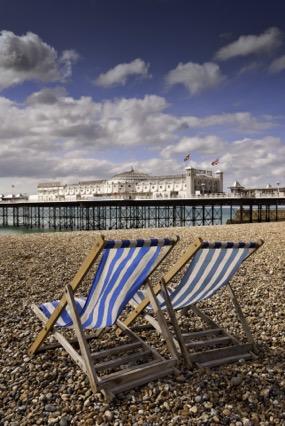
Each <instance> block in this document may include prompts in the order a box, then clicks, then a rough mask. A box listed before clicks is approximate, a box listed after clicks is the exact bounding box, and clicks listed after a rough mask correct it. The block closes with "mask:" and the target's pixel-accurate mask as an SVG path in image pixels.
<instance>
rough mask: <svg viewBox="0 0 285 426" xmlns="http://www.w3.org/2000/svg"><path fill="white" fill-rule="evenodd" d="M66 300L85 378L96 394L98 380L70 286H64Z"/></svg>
mask: <svg viewBox="0 0 285 426" xmlns="http://www.w3.org/2000/svg"><path fill="white" fill-rule="evenodd" d="M66 298H67V302H68V306H69V308H70V315H71V318H72V322H73V328H74V331H75V334H76V336H77V339H78V342H79V347H80V351H81V355H82V358H83V359H84V361H85V366H86V370H87V376H88V379H89V382H90V386H91V389H92V391H93V392H94V393H96V392H97V388H98V380H97V377H96V372H95V368H94V364H93V360H92V358H91V353H90V350H89V347H88V343H87V341H86V339H85V335H84V331H83V328H82V325H81V322H80V318H79V315H78V312H77V310H76V303H75V300H74V296H73V293H72V288H71V286H70V285H67V286H66Z"/></svg>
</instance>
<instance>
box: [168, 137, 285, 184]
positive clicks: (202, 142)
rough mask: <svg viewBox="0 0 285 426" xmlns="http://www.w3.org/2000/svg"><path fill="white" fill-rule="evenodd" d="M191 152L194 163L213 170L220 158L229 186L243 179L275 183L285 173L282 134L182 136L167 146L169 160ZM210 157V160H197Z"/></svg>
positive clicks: (250, 181) (192, 163)
mask: <svg viewBox="0 0 285 426" xmlns="http://www.w3.org/2000/svg"><path fill="white" fill-rule="evenodd" d="M188 152H191V154H192V155H191V157H192V161H191V165H192V166H194V167H199V168H200V167H201V168H205V169H209V168H211V167H210V163H211V161H212V160H213V159H215V158H219V159H220V166H219V167H220V168H221V169H222V170H223V171H224V173H225V179H226V185H230V184H231V183H232V182H233V181H234V180H236V179H237V180H239V181H240V182H241V183H243V184H244V185H246V186H261V185H262V184H263V185H264V184H266V183H272V184H275V182H276V180H279V181H280V180H281V181H282V178H283V177H284V176H285V164H284V158H285V144H284V142H282V140H281V139H280V138H278V137H273V136H265V137H263V138H244V139H241V140H236V141H232V142H228V141H225V140H223V139H221V138H219V137H217V136H215V135H208V136H204V137H191V138H182V139H181V140H180V141H179V142H178V143H177V144H172V145H169V146H167V147H166V149H165V150H164V152H163V156H164V157H165V158H166V159H170V158H175V157H176V156H177V155H179V157H180V158H181V159H182V158H183V156H184V154H185V153H188ZM204 157H206V158H207V159H206V160H202V161H201V160H199V161H198V160H197V159H201V158H204ZM284 184H285V182H284V181H283V185H284Z"/></svg>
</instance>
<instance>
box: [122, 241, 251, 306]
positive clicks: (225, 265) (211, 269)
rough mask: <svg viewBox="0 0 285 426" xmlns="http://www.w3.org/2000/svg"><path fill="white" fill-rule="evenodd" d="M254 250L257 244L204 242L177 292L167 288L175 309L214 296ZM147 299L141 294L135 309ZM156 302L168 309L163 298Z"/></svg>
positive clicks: (134, 303)
mask: <svg viewBox="0 0 285 426" xmlns="http://www.w3.org/2000/svg"><path fill="white" fill-rule="evenodd" d="M255 248H256V243H255V242H249V243H243V242H240V243H232V242H226V243H221V242H215V243H209V242H206V241H205V242H203V243H202V246H201V248H200V249H199V250H198V251H197V253H196V254H195V256H194V257H193V258H192V261H191V263H190V265H189V267H188V269H187V270H186V272H185V274H184V276H183V278H182V280H181V282H180V283H179V284H178V286H177V287H176V288H175V289H174V290H172V289H170V288H168V293H169V296H170V299H171V302H172V306H173V308H174V309H181V308H185V307H186V306H190V305H193V304H195V303H197V302H199V301H201V300H205V299H208V298H209V297H211V296H213V295H214V294H215V293H216V292H217V291H218V290H219V289H220V288H222V287H223V286H224V285H226V284H227V283H228V282H229V281H230V279H231V278H232V277H233V275H234V274H235V273H236V272H237V270H238V269H239V267H240V265H241V263H242V262H243V261H244V260H245V259H246V258H247V256H248V255H249V254H250V253H251V251H252V250H253V249H255ZM144 298H145V294H144V292H142V291H138V292H137V293H136V294H135V296H134V297H133V298H132V300H131V302H130V303H131V304H132V306H134V307H136V306H137V305H138V304H139V303H140V302H142V301H143V299H144ZM157 299H158V302H159V304H160V307H161V309H166V305H165V302H164V299H163V296H162V295H161V294H158V295H157ZM148 310H151V308H150V307H148Z"/></svg>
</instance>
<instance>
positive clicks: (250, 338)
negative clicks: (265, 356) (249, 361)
mask: <svg viewBox="0 0 285 426" xmlns="http://www.w3.org/2000/svg"><path fill="white" fill-rule="evenodd" d="M228 290H229V293H230V296H231V300H232V302H233V305H234V308H235V310H236V313H237V316H238V318H239V320H240V322H241V325H242V328H243V330H244V332H245V334H246V337H247V339H248V341H249V342H250V343H251V344H252V349H253V351H254V352H258V349H257V347H256V344H255V341H254V338H253V335H252V333H251V330H250V327H249V324H248V322H247V320H246V318H245V316H244V314H243V312H242V309H241V307H240V304H239V302H238V299H237V297H236V295H235V293H234V291H233V289H232V287H231V285H230V284H228Z"/></svg>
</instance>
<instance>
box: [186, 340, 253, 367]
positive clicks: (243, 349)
mask: <svg viewBox="0 0 285 426" xmlns="http://www.w3.org/2000/svg"><path fill="white" fill-rule="evenodd" d="M250 350H251V345H250V344H242V345H234V346H228V347H226V348H219V349H212V350H209V351H205V352H196V353H192V354H190V356H191V359H192V361H193V362H199V363H201V362H207V361H212V360H214V359H218V358H225V357H228V356H235V355H242V354H245V353H248V351H250Z"/></svg>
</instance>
